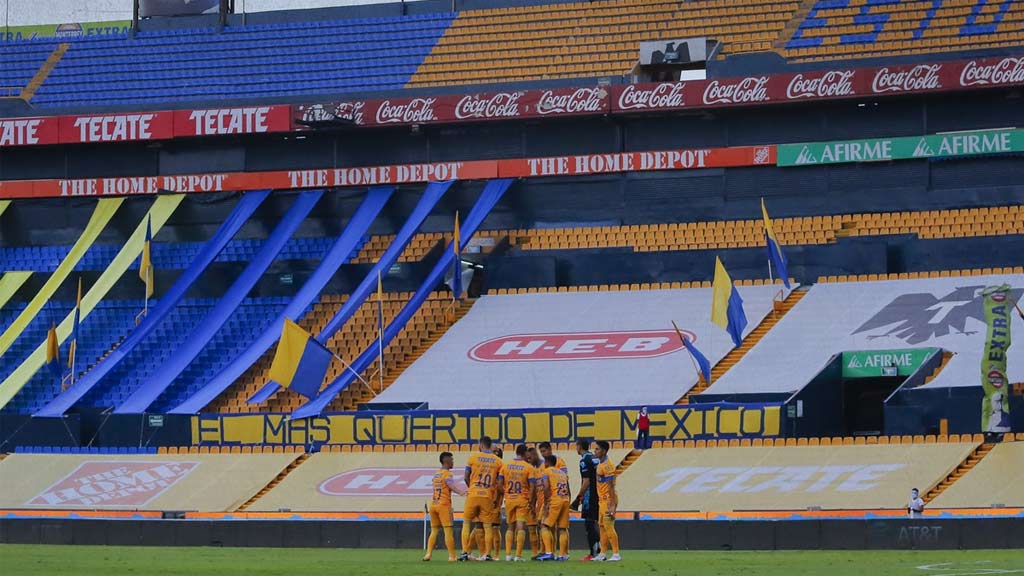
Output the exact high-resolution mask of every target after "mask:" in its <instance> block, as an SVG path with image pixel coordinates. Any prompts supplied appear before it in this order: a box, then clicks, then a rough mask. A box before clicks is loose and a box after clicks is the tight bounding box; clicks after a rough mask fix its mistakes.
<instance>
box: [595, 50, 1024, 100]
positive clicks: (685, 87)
mask: <svg viewBox="0 0 1024 576" xmlns="http://www.w3.org/2000/svg"><path fill="white" fill-rule="evenodd" d="M1018 84H1024V58H1015V57H1008V58H987V59H980V60H968V61H959V62H942V63H934V64H914V65H901V66H884V67H881V68H856V69H842V68H838V69H834V70H816V71H811V72H799V73H795V74H793V73H790V74H775V75H767V74H764V75H755V76H747V77H743V78H716V79H711V80H687V81H680V82H663V83H659V84H630V85H626V86H615V87H614V88H613V89H612V112H613V113H631V112H648V111H658V110H679V109H691V108H692V109H696V108H714V107H719V106H742V105H747V106H749V105H758V104H772V103H786V102H800V101H812V100H829V99H837V98H854V97H861V98H863V97H870V96H885V95H896V94H916V93H926V92H939V91H945V90H963V89H970V88H978V87H985V86H1008V85H1018Z"/></svg>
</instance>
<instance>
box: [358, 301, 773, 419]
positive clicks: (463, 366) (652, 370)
mask: <svg viewBox="0 0 1024 576" xmlns="http://www.w3.org/2000/svg"><path fill="white" fill-rule="evenodd" d="M737 289H738V290H739V292H740V295H741V296H742V297H743V300H744V308H745V310H746V314H747V319H748V325H747V331H748V332H749V331H750V330H753V329H754V328H755V327H756V326H757V325H758V324H759V323H760V321H761V320H762V319H763V318H764V317H765V316H766V315H767V314H768V313H769V312H770V311H771V309H772V296H773V295H774V294H775V293H777V292H778V290H779V287H778V286H748V287H739V288H737ZM672 320H675V321H676V323H677V324H678V325H679V328H680V329H681V330H683V331H684V332H686V333H688V335H689V337H690V338H692V339H693V341H694V342H695V343H696V345H697V347H698V348H699V349H700V350H701V352H703V353H704V355H705V356H707V357H708V359H709V360H710V361H711V363H712V364H714V363H716V362H718V361H719V360H721V359H722V357H724V356H725V355H726V353H728V352H729V350H731V349H732V343H731V341H730V339H729V335H728V334H727V333H726V332H725V331H724V330H722V329H720V328H718V327H717V326H715V325H713V324H712V323H711V289H710V288H705V289H688V290H643V291H637V292H585V293H554V294H522V295H516V296H484V297H482V298H481V299H480V300H479V301H478V302H477V303H476V304H475V305H474V306H473V309H472V310H471V311H470V312H469V314H467V315H466V317H465V318H463V319H462V320H460V321H459V322H458V323H456V324H455V325H454V326H453V327H452V328H451V329H450V330H448V332H447V333H446V334H445V335H444V336H443V337H442V338H441V339H440V340H439V341H438V342H437V343H436V344H434V346H433V347H431V348H430V350H428V351H427V352H426V354H424V355H423V356H422V357H421V358H420V359H419V360H417V361H416V362H415V363H414V364H413V365H412V366H410V367H409V368H408V369H407V370H406V371H405V372H404V373H403V374H402V375H401V376H399V378H398V380H397V381H396V382H395V383H394V384H392V385H391V387H389V388H388V389H387V390H385V391H384V393H383V394H381V395H380V396H379V397H378V398H377V402H429V403H430V408H432V409H464V408H503V409H510V408H542V407H560V406H579V407H587V406H621V405H630V406H636V405H640V404H650V405H664V404H672V403H674V402H675V401H676V400H678V399H679V397H680V396H682V395H683V394H684V393H685V392H687V391H688V390H689V389H690V388H692V387H693V386H694V384H696V383H697V376H696V373H695V371H694V368H693V364H692V363H691V360H690V358H689V355H688V354H687V352H686V350H685V349H683V348H682V344H681V343H680V341H679V339H678V337H676V335H675V332H673V330H672Z"/></svg>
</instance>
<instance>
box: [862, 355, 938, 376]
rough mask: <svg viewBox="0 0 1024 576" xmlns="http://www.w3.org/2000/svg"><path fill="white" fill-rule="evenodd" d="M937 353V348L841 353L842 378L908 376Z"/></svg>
mask: <svg viewBox="0 0 1024 576" xmlns="http://www.w3.org/2000/svg"><path fill="white" fill-rule="evenodd" d="M938 351H939V349H938V348H908V349H906V350H856V351H850V352H843V378H878V377H880V376H910V375H911V374H913V373H914V372H915V371H916V370H917V369H918V368H920V367H921V364H923V363H924V361H925V360H927V359H928V358H929V357H930V356H931V355H932V354H935V353H936V352H938Z"/></svg>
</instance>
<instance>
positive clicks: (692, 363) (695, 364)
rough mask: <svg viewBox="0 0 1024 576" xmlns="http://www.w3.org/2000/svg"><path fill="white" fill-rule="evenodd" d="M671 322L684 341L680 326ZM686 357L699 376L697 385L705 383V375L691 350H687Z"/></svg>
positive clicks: (684, 345) (684, 346)
mask: <svg viewBox="0 0 1024 576" xmlns="http://www.w3.org/2000/svg"><path fill="white" fill-rule="evenodd" d="M671 322H672V327H673V328H675V329H676V334H679V335H680V337H679V338H680V340H682V339H683V336H682V332H681V331H680V330H679V326H677V325H676V321H675V320H672V321H671ZM683 348H686V341H685V340H683ZM686 355H687V356H689V358H690V364H691V365H693V373H694V374H696V375H697V383H698V384H699V383H700V382H703V381H704V375H703V374H701V373H700V368H699V367H698V366H697V361H696V360H695V359H694V358H693V354H692V353H691V352H690V349H689V348H686ZM710 384H711V383H710V382H708V385H710Z"/></svg>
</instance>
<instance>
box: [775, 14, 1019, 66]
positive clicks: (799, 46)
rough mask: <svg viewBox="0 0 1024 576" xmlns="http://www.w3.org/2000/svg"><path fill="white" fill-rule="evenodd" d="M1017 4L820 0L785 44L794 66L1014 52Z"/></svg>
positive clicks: (1017, 22)
mask: <svg viewBox="0 0 1024 576" xmlns="http://www.w3.org/2000/svg"><path fill="white" fill-rule="evenodd" d="M1022 22H1024V3H1021V2H1019V1H1016V0H1002V1H993V2H987V1H986V0H919V1H912V2H898V1H895V0H817V1H816V2H814V4H813V6H812V7H811V9H810V10H809V11H808V12H807V14H806V16H805V17H804V18H803V19H802V20H801V21H800V22H799V24H798V25H797V27H796V30H794V31H793V34H792V37H790V38H789V39H788V41H786V42H785V48H786V50H785V54H786V56H788V57H789V58H791V59H794V60H796V61H807V60H819V61H820V60H835V59H836V58H837V57H838V58H866V57H877V56H902V55H908V54H922V53H929V52H943V51H949V52H953V51H957V50H975V49H982V48H1005V47H1016V46H1019V45H1020V42H1021V40H1024V28H1022Z"/></svg>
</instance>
